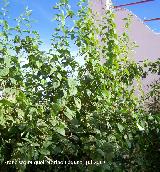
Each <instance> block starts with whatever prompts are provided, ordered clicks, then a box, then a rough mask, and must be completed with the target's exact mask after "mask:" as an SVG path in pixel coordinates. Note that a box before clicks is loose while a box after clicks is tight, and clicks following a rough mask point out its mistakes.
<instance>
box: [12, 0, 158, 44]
mask: <svg viewBox="0 0 160 172" xmlns="http://www.w3.org/2000/svg"><path fill="white" fill-rule="evenodd" d="M135 1H139V0H113V3H114V4H115V5H120V4H125V3H130V2H135ZM9 2H10V16H11V17H13V18H15V17H17V16H19V14H21V13H22V12H23V11H24V9H25V7H26V6H28V7H29V8H30V9H32V18H33V19H34V20H36V21H37V22H36V23H34V25H33V28H34V29H35V30H38V31H39V33H40V35H41V38H42V40H43V41H44V42H48V40H49V39H50V37H51V34H52V33H53V29H54V26H55V23H54V22H53V21H52V19H53V16H54V10H53V9H52V7H53V6H54V5H55V4H56V3H57V2H58V0H9ZM77 2H78V0H70V4H71V6H72V7H73V9H75V8H76V3H77ZM126 8H128V9H129V10H130V11H132V12H133V13H134V14H136V15H137V16H139V17H140V18H141V19H144V18H155V17H160V10H159V9H160V0H155V1H154V2H149V3H144V4H139V5H134V6H128V7H126ZM146 24H147V25H148V26H150V28H151V29H152V30H154V31H156V32H160V21H153V22H147V23H146Z"/></svg>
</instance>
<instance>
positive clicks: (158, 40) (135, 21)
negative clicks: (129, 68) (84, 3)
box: [89, 0, 160, 92]
mask: <svg viewBox="0 0 160 172" xmlns="http://www.w3.org/2000/svg"><path fill="white" fill-rule="evenodd" d="M89 4H90V7H91V8H92V9H93V11H95V12H96V13H97V14H98V16H99V17H98V18H99V19H101V18H102V15H103V13H104V9H108V8H109V6H110V0H89ZM114 13H115V16H116V18H115V22H116V24H117V33H118V34H119V35H120V34H121V33H122V32H123V31H124V20H123V19H124V18H126V17H128V15H132V20H131V21H132V22H131V25H130V29H129V32H128V34H129V38H130V39H131V41H134V42H136V44H137V45H138V46H139V47H137V48H135V49H134V52H133V53H132V54H131V56H130V57H129V58H131V59H134V60H135V61H137V62H139V61H144V60H147V59H148V60H150V61H154V60H156V59H158V58H160V34H159V33H155V32H153V31H152V30H151V29H150V28H149V27H148V26H147V25H146V24H145V23H143V22H142V20H140V18H138V17H137V16H136V15H134V14H133V13H132V12H130V11H129V10H127V9H124V8H121V9H117V10H114ZM159 78H160V76H159V75H155V74H150V75H148V76H147V77H146V78H144V79H142V87H143V90H144V91H145V92H148V90H149V88H148V86H147V85H150V84H151V83H152V82H154V81H155V80H158V79H159Z"/></svg>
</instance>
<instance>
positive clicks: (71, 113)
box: [64, 107, 75, 120]
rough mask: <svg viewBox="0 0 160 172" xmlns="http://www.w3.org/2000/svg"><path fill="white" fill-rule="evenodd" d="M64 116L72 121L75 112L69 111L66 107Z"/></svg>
mask: <svg viewBox="0 0 160 172" xmlns="http://www.w3.org/2000/svg"><path fill="white" fill-rule="evenodd" d="M64 114H65V116H66V117H68V118H69V119H70V120H71V119H73V117H74V115H75V112H74V111H72V110H70V109H69V108H68V107H66V110H65V112H64Z"/></svg>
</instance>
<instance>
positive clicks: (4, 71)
mask: <svg viewBox="0 0 160 172" xmlns="http://www.w3.org/2000/svg"><path fill="white" fill-rule="evenodd" d="M8 74H9V68H4V69H0V77H3V76H6V75H8Z"/></svg>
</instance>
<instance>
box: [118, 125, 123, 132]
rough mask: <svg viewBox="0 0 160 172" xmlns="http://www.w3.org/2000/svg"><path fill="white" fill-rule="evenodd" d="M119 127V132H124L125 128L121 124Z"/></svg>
mask: <svg viewBox="0 0 160 172" xmlns="http://www.w3.org/2000/svg"><path fill="white" fill-rule="evenodd" d="M117 126H118V129H119V131H120V132H122V131H123V129H124V127H123V126H122V125H121V124H119V123H118V124H117Z"/></svg>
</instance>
